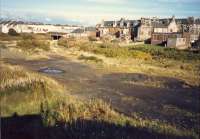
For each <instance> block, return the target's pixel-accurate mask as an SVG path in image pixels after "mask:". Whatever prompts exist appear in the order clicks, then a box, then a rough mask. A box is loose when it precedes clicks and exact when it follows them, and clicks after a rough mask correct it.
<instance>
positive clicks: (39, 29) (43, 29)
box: [0, 21, 80, 33]
mask: <svg viewBox="0 0 200 139" xmlns="http://www.w3.org/2000/svg"><path fill="white" fill-rule="evenodd" d="M78 28H80V27H79V26H66V25H65V26H64V25H49V24H48V25H46V24H41V23H40V24H38V23H25V22H21V21H1V22H0V32H2V33H8V32H9V29H14V30H15V31H16V32H17V33H49V32H58V33H71V32H72V31H74V30H76V29H78Z"/></svg>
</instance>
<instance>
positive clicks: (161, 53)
mask: <svg viewBox="0 0 200 139" xmlns="http://www.w3.org/2000/svg"><path fill="white" fill-rule="evenodd" d="M130 50H138V51H142V52H145V53H149V54H151V55H152V56H153V58H154V59H159V58H167V59H173V60H182V61H184V60H200V54H199V53H197V54H195V53H193V52H191V51H188V50H185V51H181V50H176V49H175V48H164V47H160V46H152V45H142V46H141V45H140V46H133V47H131V48H130Z"/></svg>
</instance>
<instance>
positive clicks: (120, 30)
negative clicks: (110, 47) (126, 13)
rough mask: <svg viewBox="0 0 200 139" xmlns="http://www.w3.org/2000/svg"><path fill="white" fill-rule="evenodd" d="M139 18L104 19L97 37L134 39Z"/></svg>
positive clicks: (98, 29) (98, 26)
mask: <svg viewBox="0 0 200 139" xmlns="http://www.w3.org/2000/svg"><path fill="white" fill-rule="evenodd" d="M138 25H139V21H138V20H125V19H124V18H121V19H120V20H118V21H104V20H103V21H102V22H101V24H98V25H97V26H96V27H97V37H108V38H110V39H115V38H118V39H120V40H126V41H131V40H132V41H133V40H134V39H135V36H136V27H137V26H138Z"/></svg>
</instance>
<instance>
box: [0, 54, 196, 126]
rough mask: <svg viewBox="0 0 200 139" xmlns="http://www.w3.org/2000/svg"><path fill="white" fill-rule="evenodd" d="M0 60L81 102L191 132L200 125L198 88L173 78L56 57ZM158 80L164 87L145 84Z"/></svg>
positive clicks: (5, 58) (6, 58)
mask: <svg viewBox="0 0 200 139" xmlns="http://www.w3.org/2000/svg"><path fill="white" fill-rule="evenodd" d="M2 60H3V61H4V62H5V63H9V64H12V65H20V66H23V67H25V68H27V69H29V70H31V71H35V72H38V73H40V74H44V75H46V76H49V77H51V78H53V79H55V80H57V81H58V82H60V83H61V84H63V85H65V86H66V88H67V89H68V92H70V93H71V94H72V95H75V96H78V97H79V98H80V101H81V100H82V99H91V98H100V99H103V100H105V101H106V102H108V103H110V104H111V106H112V107H113V108H114V109H116V110H117V111H119V112H121V113H124V114H126V115H129V116H141V117H143V118H148V119H154V120H155V119H158V120H162V121H166V122H169V123H171V124H175V125H177V126H179V127H181V128H182V127H184V128H189V129H190V128H193V127H196V126H198V124H199V110H200V109H199V97H200V92H199V88H196V87H192V86H189V85H187V84H186V83H185V82H183V81H180V80H178V79H175V78H168V77H158V76H150V75H147V74H141V73H123V72H119V71H118V72H115V70H113V69H110V70H109V69H104V67H102V66H92V65H90V64H88V63H86V62H84V61H80V60H77V59H73V58H70V57H69V58H66V57H62V56H58V55H50V56H49V58H48V59H40V60H25V59H23V58H13V57H5V56H4V57H2ZM43 68H57V69H60V70H63V71H64V73H60V74H46V73H41V72H40V71H41V69H43ZM146 81H148V82H146ZM158 81H159V82H162V83H163V84H164V86H165V87H161V88H159V87H153V86H148V85H147V86H146V85H144V84H146V83H154V82H158Z"/></svg>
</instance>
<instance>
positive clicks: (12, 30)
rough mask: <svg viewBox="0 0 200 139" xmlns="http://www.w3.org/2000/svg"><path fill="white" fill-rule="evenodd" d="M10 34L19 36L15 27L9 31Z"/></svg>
mask: <svg viewBox="0 0 200 139" xmlns="http://www.w3.org/2000/svg"><path fill="white" fill-rule="evenodd" d="M8 35H10V36H18V35H19V34H18V33H17V32H16V31H15V30H14V29H13V28H11V29H9V31H8Z"/></svg>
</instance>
